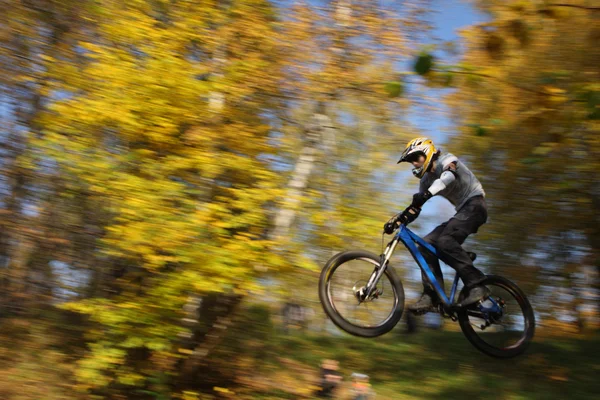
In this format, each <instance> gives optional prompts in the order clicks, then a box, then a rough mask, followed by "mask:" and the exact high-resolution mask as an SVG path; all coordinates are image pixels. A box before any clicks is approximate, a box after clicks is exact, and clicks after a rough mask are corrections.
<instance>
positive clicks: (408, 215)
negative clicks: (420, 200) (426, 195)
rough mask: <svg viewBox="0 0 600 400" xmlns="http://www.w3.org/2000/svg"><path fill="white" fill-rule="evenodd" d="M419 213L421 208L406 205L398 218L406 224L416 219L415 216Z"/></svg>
mask: <svg viewBox="0 0 600 400" xmlns="http://www.w3.org/2000/svg"><path fill="white" fill-rule="evenodd" d="M420 213H421V209H420V208H417V207H414V206H412V205H411V206H408V207H407V208H406V210H404V211H403V212H402V214H400V218H399V221H400V223H402V224H405V225H408V224H410V223H411V222H413V221H414V220H415V219H417V217H418V216H419V214H420Z"/></svg>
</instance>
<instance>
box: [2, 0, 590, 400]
mask: <svg viewBox="0 0 600 400" xmlns="http://www.w3.org/2000/svg"><path fill="white" fill-rule="evenodd" d="M0 9H1V10H2V13H1V15H0V68H1V73H0V120H1V122H2V123H1V129H0V135H1V137H0V143H1V147H0V156H1V158H0V224H1V229H0V399H11V400H12V399H19V400H21V399H48V400H58V399H115V400H116V399H140V400H141V399H157V400H159V399H161V400H165V399H182V400H192V399H299V398H312V397H313V396H315V393H316V392H317V391H318V390H319V388H321V389H322V388H323V387H324V382H333V383H332V384H331V385H330V386H331V387H332V388H335V390H333V394H332V395H331V396H333V398H344V399H350V398H357V397H356V393H358V391H361V390H363V389H365V388H366V389H365V391H364V392H365V393H367V392H368V395H369V396H371V397H370V398H373V396H376V398H377V399H422V398H427V399H438V398H439V399H441V398H450V399H453V398H465V396H470V397H471V398H483V397H484V396H485V397H486V398H494V399H515V400H516V399H559V398H560V399H564V398H568V399H576V398H581V399H584V398H585V399H588V398H592V397H594V395H597V393H598V392H599V390H600V384H599V383H598V381H597V377H598V374H599V373H600V361H598V357H597V356H598V348H599V345H600V343H599V338H598V334H597V331H598V327H599V308H598V306H599V295H600V291H599V290H600V286H599V283H600V277H599V266H600V185H599V184H598V182H599V179H598V174H599V171H600V136H599V128H600V80H599V78H600V69H599V66H600V46H599V44H600V3H599V2H598V1H597V0H564V1H560V2H558V1H557V2H552V1H542V0H471V1H462V2H461V1H458V0H448V1H434V0H429V1H427V0H408V1H393V0H360V1H359V0H337V1H327V0H304V1H293V0H272V1H269V0H221V1H216V0H126V1H116V0H78V1H74V0H20V1H19V0H0ZM417 136H427V137H430V138H432V139H433V140H434V142H435V143H436V145H437V146H438V147H440V148H441V149H442V151H451V152H453V153H454V154H456V155H458V157H459V158H461V160H463V161H464V162H465V163H466V164H467V165H468V166H469V168H470V169H471V170H473V171H474V172H475V173H476V175H477V176H478V177H479V179H480V181H481V182H482V184H483V186H484V189H485V191H486V193H487V201H488V206H489V219H488V222H487V224H486V225H484V226H482V227H481V229H480V230H479V233H477V234H476V235H474V236H472V237H470V238H469V239H468V240H467V243H466V244H465V246H464V247H465V248H466V249H468V250H471V251H475V252H477V253H478V255H479V258H478V260H477V262H476V266H477V267H479V268H481V269H482V270H483V271H485V272H487V273H498V274H501V275H503V276H505V277H508V278H509V279H511V280H513V281H515V282H516V283H517V284H518V285H519V286H520V287H521V288H522V289H523V290H524V291H525V292H526V293H527V295H528V297H529V298H530V300H531V302H532V305H533V307H534V309H535V315H536V318H537V324H538V329H537V331H536V337H535V339H534V343H533V344H532V346H531V347H530V349H529V351H528V352H527V353H526V354H525V355H523V356H521V357H519V358H517V359H514V360H508V361H502V360H495V359H492V358H489V357H487V356H485V355H483V354H481V353H479V352H478V351H477V350H475V349H474V348H473V347H472V346H471V345H470V344H469V343H468V342H467V340H466V339H465V338H464V337H463V336H462V334H461V332H460V330H459V328H458V326H457V325H456V324H455V323H453V322H452V321H450V320H442V319H441V318H438V317H437V316H436V315H433V314H428V315H426V316H424V317H419V318H416V319H412V318H411V319H409V320H405V319H404V318H403V320H402V321H401V322H400V323H399V324H398V326H397V327H396V328H395V329H394V330H393V331H392V332H390V333H388V334H387V335H385V336H383V337H380V338H376V339H369V340H368V339H359V338H354V337H350V336H348V335H346V334H344V333H342V332H341V331H340V330H339V329H337V328H336V327H335V326H333V325H332V324H331V322H330V321H328V320H327V317H326V316H325V314H324V313H323V310H322V308H321V305H320V304H319V302H318V295H317V284H318V276H319V272H320V269H321V268H322V266H323V265H324V263H325V262H326V261H327V259H328V258H329V257H331V256H332V255H333V254H335V253H337V252H339V251H342V250H347V249H353V248H358V249H365V250H369V251H372V252H374V253H376V254H378V253H379V252H380V249H381V237H380V235H381V231H382V226H383V223H384V222H386V221H387V220H388V219H389V218H390V217H391V216H392V215H393V214H395V213H396V212H399V211H401V210H403V209H404V208H405V207H406V206H407V205H408V204H409V202H410V200H411V195H412V194H413V193H414V192H416V191H417V189H418V181H417V180H416V179H415V178H414V177H412V175H411V173H410V168H409V167H408V166H407V165H406V164H402V165H397V164H396V161H397V160H398V159H399V156H400V153H401V151H402V150H403V148H404V146H405V145H406V143H407V141H408V140H410V139H412V138H414V137H417ZM453 211H454V210H453V207H452V206H451V205H450V204H449V203H448V202H446V201H445V200H443V199H432V200H431V201H430V202H428V203H427V205H426V206H425V207H424V210H423V213H422V214H421V217H420V218H419V219H418V220H417V221H416V222H415V223H414V224H413V226H414V230H415V231H416V232H417V233H419V234H421V235H425V234H426V233H428V232H429V230H431V229H432V228H433V227H435V226H436V225H437V224H439V223H441V222H444V221H446V220H447V219H448V218H450V217H451V216H452V215H453ZM392 266H393V267H394V268H395V269H396V271H397V273H398V275H399V276H401V277H402V279H403V283H404V287H405V291H406V297H407V302H411V301H413V300H414V299H415V297H416V296H417V295H418V294H419V292H420V289H421V284H420V272H419V270H418V267H417V266H416V265H415V264H414V262H413V261H412V258H411V257H410V255H409V254H408V252H407V251H404V250H403V249H400V248H399V249H398V251H397V252H396V255H395V256H394V258H393V260H392ZM444 272H445V276H446V281H447V282H448V281H450V280H451V279H452V276H453V271H452V270H451V269H449V268H445V269H444ZM446 285H447V287H449V285H450V284H449V283H447V284H446ZM367 389H368V390H367ZM361 393H362V392H361ZM321 396H325V394H321Z"/></svg>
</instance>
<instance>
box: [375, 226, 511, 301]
mask: <svg viewBox="0 0 600 400" xmlns="http://www.w3.org/2000/svg"><path fill="white" fill-rule="evenodd" d="M398 242H402V243H403V244H404V245H405V246H406V248H408V250H409V251H410V254H411V255H412V256H413V258H414V259H415V261H416V262H417V264H419V267H420V268H421V271H423V273H424V274H425V276H427V279H428V280H429V282H430V283H431V284H432V285H433V287H434V289H435V291H436V292H437V294H438V296H439V298H440V299H441V300H442V302H443V303H444V305H445V306H446V307H450V306H453V305H454V304H455V301H454V298H455V296H456V290H457V288H458V280H459V279H460V277H459V275H458V273H456V274H455V276H454V282H453V283H452V290H451V292H450V297H447V296H446V292H445V291H444V289H443V288H442V287H441V286H440V283H439V282H438V281H437V279H436V278H435V275H434V274H433V272H432V271H431V268H429V264H427V261H425V257H423V254H421V252H420V251H419V249H418V247H417V244H418V245H420V246H422V247H423V248H425V249H427V251H429V252H431V253H432V254H433V255H435V256H436V257H438V253H437V250H436V248H435V247H433V246H432V245H430V244H429V243H427V242H425V241H424V240H423V239H421V238H420V237H419V236H418V235H417V234H415V233H414V232H412V231H411V230H410V229H408V228H407V227H406V225H404V224H402V225H400V228H399V229H398V231H397V233H396V235H395V236H394V239H393V240H392V241H391V242H390V244H389V245H388V246H387V248H386V249H385V252H384V253H383V254H382V263H381V265H382V266H384V268H378V270H377V271H376V273H374V274H373V275H372V276H371V279H369V282H368V284H367V288H374V287H375V285H376V284H377V282H378V281H379V278H380V277H381V275H382V274H383V272H384V270H385V268H387V265H388V262H389V259H390V258H391V256H392V253H393V252H394V249H395V248H396V245H397V244H398ZM438 258H439V257H438ZM368 292H369V293H370V292H371V290H368ZM489 299H490V300H491V303H492V306H491V307H483V306H482V305H480V306H479V309H480V311H482V312H499V311H501V307H500V305H499V304H498V303H497V302H496V301H495V300H494V299H492V298H491V297H490V298H489Z"/></svg>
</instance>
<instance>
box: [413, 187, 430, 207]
mask: <svg viewBox="0 0 600 400" xmlns="http://www.w3.org/2000/svg"><path fill="white" fill-rule="evenodd" d="M431 197H433V195H432V194H431V192H429V190H427V191H425V192H423V193H415V194H414V195H413V201H412V204H411V205H412V206H414V207H416V208H421V207H423V204H425V202H426V201H427V200H429V199H430V198H431Z"/></svg>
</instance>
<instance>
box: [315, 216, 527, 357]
mask: <svg viewBox="0 0 600 400" xmlns="http://www.w3.org/2000/svg"><path fill="white" fill-rule="evenodd" d="M400 242H402V243H403V244H404V245H405V246H406V248H407V249H408V250H409V252H410V254H411V255H412V257H413V258H414V260H415V261H416V262H417V264H418V265H419V267H420V268H421V271H422V272H423V273H424V275H425V276H426V278H427V280H428V281H429V282H430V283H431V285H432V286H433V288H434V289H435V291H436V292H437V294H438V298H439V302H438V304H437V306H436V310H435V311H437V312H439V313H440V314H441V315H442V316H443V317H445V318H449V319H451V320H452V321H458V323H459V325H460V328H461V330H462V332H463V333H464V335H465V336H466V337H467V339H468V340H469V342H471V343H472V344H473V345H474V346H475V347H476V348H477V349H478V350H480V351H482V352H483V353H485V354H487V355H490V356H493V357H498V358H510V357H515V356H517V355H519V354H521V353H523V352H524V351H525V349H526V348H527V347H528V346H529V343H530V342H531V340H532V338H533V335H534V331H535V317H534V313H533V309H532V307H531V304H530V303H529V300H527V297H526V296H525V293H523V291H522V290H521V289H520V288H519V287H518V286H517V285H516V284H515V283H513V282H511V281H510V280H508V279H506V278H503V277H501V276H498V275H486V280H485V281H484V282H483V284H484V285H485V286H487V287H488V288H489V289H490V290H491V295H490V296H489V297H487V298H485V299H484V300H482V301H480V302H478V303H475V304H472V305H469V306H465V307H459V306H458V305H457V304H460V301H461V300H462V299H463V298H465V297H466V295H467V290H466V288H464V287H463V288H462V290H461V291H460V292H458V287H459V280H460V277H459V276H458V274H456V275H455V277H454V282H453V284H452V289H451V292H450V296H449V297H448V296H447V295H446V292H445V291H444V288H443V287H442V286H441V285H440V283H439V282H438V281H437V279H436V278H435V276H434V274H433V272H432V270H431V269H430V267H429V265H428V264H427V262H426V261H425V258H424V257H423V254H422V253H421V251H420V249H424V251H428V252H430V253H431V254H434V255H435V256H436V257H438V258H439V256H438V253H437V250H436V248H435V247H434V246H432V245H430V244H429V243H427V242H425V241H424V240H423V239H422V238H421V237H419V236H418V235H416V234H415V233H414V232H412V231H411V230H410V229H408V227H407V226H406V225H405V224H401V225H400V227H399V228H398V229H397V230H396V232H395V234H394V237H393V239H392V240H391V241H390V242H389V243H388V244H387V246H385V250H384V251H382V253H381V255H380V256H377V255H375V254H373V253H370V252H367V251H356V250H350V251H343V252H341V253H338V254H336V255H334V256H333V257H331V258H330V259H329V260H328V261H327V263H326V264H325V266H324V268H323V270H322V271H321V276H320V278H319V299H320V300H321V304H322V305H323V309H324V310H325V313H326V314H327V315H328V316H329V318H330V319H331V320H332V321H333V323H334V324H335V325H336V326H338V327H339V328H340V329H342V330H344V331H346V332H348V333H350V334H352V335H355V336H361V337H368V338H372V337H377V336H380V335H383V334H385V333H387V332H389V331H390V330H391V329H392V328H394V326H395V325H396V324H397V323H398V321H400V318H401V317H402V313H403V311H404V288H403V286H402V282H401V280H400V279H399V278H398V275H397V274H396V272H395V271H394V269H393V268H392V267H391V266H390V265H389V260H390V258H391V256H392V254H393V253H394V250H395V249H396V246H397V245H398V243H400ZM417 245H419V246H420V248H419V247H417ZM468 254H469V256H470V257H471V259H472V260H475V258H476V255H475V253H468ZM442 284H443V283H442ZM457 292H458V293H457ZM457 296H458V298H457ZM363 321H364V322H363Z"/></svg>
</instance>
